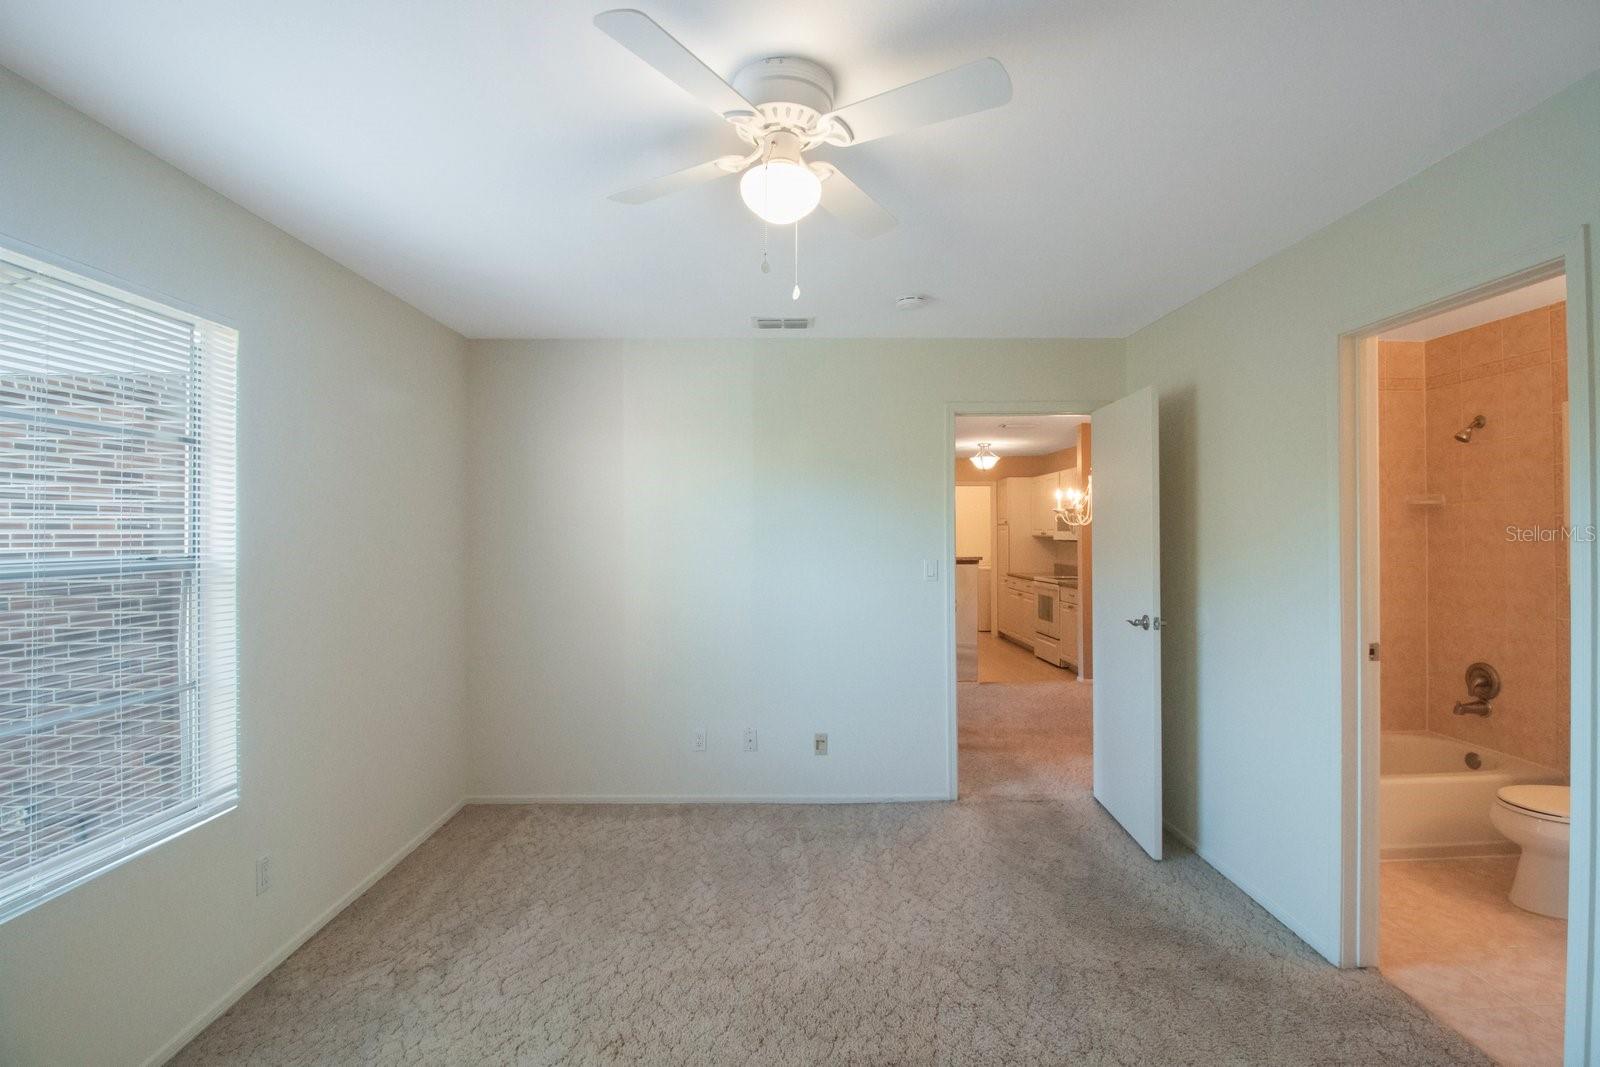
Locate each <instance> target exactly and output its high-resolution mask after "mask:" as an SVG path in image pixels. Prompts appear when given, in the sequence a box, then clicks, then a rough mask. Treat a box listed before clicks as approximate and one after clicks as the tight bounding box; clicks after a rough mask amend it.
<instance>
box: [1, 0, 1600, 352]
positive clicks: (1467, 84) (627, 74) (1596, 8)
mask: <svg viewBox="0 0 1600 1067" xmlns="http://www.w3.org/2000/svg"><path fill="white" fill-rule="evenodd" d="M605 6H607V5H606V2H605V0H590V2H587V3H576V2H571V0H461V2H451V3H427V2H422V0H405V2H397V0H341V2H339V3H327V2H326V0H278V2H274V3H256V4H244V3H232V4H219V3H216V2H215V0H142V2H140V3H137V4H135V3H108V2H105V0H98V2H96V0H51V2H50V3H40V2H38V0H0V64H4V65H5V66H8V67H11V68H13V69H14V70H16V71H17V72H19V73H21V74H22V75H23V76H25V77H27V78H30V79H32V80H33V81H35V82H37V83H39V84H40V85H42V86H43V87H44V88H45V89H47V90H49V91H50V92H52V93H55V94H56V95H58V96H60V97H62V98H63V99H65V100H66V101H67V102H68V103H71V104H73V105H74V106H76V107H78V108H80V109H81V110H83V111H85V112H87V113H88V114H90V115H92V116H94V117H95V118H97V119H99V120H100V121H102V122H104V123H106V124H107V125H108V126H110V127H111V128H113V129H115V130H117V131H119V132H121V133H123V134H124V135H126V136H128V137H129V138H131V139H132V140H133V141H135V142H137V143H139V144H141V145H143V146H145V147H147V148H149V149H150V150H151V151H153V152H155V153H156V154H157V155H159V156H162V157H163V158H165V159H167V160H169V161H171V162H172V163H174V164H176V165H177V166H179V167H181V168H182V169H184V170H185V171H188V172H189V173H191V174H193V175H194V176H196V177H197V178H199V179H200V180H201V181H203V182H205V183H207V184H208V185H211V186H213V187H215V188H217V189H219V190H220V191H222V192H223V193H225V194H226V195H228V196H230V197H232V198H233V199H234V200H236V201H238V202H239V203H241V204H243V205H244V206H245V207H247V208H249V209H250V210H252V211H254V212H256V213H257V214H259V215H261V216H263V217H264V218H266V219H268V220H269V221H271V222H273V223H276V224H277V225H278V226H280V227H282V228H283V229H285V230H287V231H288V232H289V233H291V234H293V235H295V236H296V237H299V238H300V239H302V240H304V241H306V242H307V243H309V244H311V245H312V246H314V247H316V248H318V249H320V250H322V251H323V252H325V253H327V254H328V255H329V256H331V257H332V258H334V259H336V260H338V261H339V262H341V263H344V264H346V265H348V266H349V267H351V268H352V269H354V270H356V271H358V272H359V273H361V274H363V275H365V276H366V277H368V278H370V279H372V280H373V281H375V282H377V283H378V284H379V285H381V286H383V287H384V288H386V289H389V290H390V291H392V292H394V293H396V294H398V295H399V296H401V297H402V298H404V299H405V300H407V301H409V302H411V303H412V304H415V305H416V306H417V307H419V308H421V309H422V310H424V311H426V312H428V313H429V314H431V315H433V316H435V317H437V318H438V319H440V320H441V321H443V322H445V323H447V324H448V325H450V326H453V327H455V328H456V329H458V330H461V331H462V332H464V333H467V334H469V335H473V336H529V337H556V336H592V337H602V336H613V337H715V336H748V335H750V333H751V328H750V317H751V316H752V315H771V314H800V315H808V316H811V315H814V316H816V318H817V328H816V329H815V330H814V331H811V332H810V333H809V336H818V335H822V336H863V337H864V336H947V337H963V336H970V337H976V336H993V337H1054V336H1122V335H1125V334H1127V333H1129V332H1130V331H1132V330H1133V329H1135V328H1137V327H1139V326H1141V325H1144V324H1146V323H1148V322H1150V321H1152V320H1153V319H1155V318H1157V317H1159V316H1160V315H1161V314H1163V313H1165V312H1167V311H1169V310H1171V309H1173V308H1174V307H1177V306H1179V305H1180V304H1182V303H1184V302H1186V301H1188V300H1190V299H1192V298H1194V297H1195V296H1197V295H1199V294H1200V293H1202V292H1204V291H1206V290H1207V289H1209V288H1211V287H1212V286H1215V285H1217V284H1218V283H1220V282H1222V281H1224V280H1226V279H1227V278H1229V277H1231V276H1232V275H1234V274H1236V273H1238V272H1239V271H1240V270H1243V269H1244V268H1246V267H1248V266H1250V265H1252V264H1254V263H1256V262H1258V261H1259V260H1261V259H1262V258H1264V257H1265V256H1267V255H1269V254H1271V253H1273V252H1275V251H1277V250H1279V249H1281V248H1284V247H1286V246H1287V245H1289V244H1292V243H1293V242H1295V241H1297V240H1299V239H1300V238H1302V237H1305V236H1306V235H1308V234H1310V233H1312V232H1314V231H1316V230H1317V229H1319V228H1321V227H1322V226H1324V225H1326V224H1327V223H1329V222H1331V221H1333V220H1334V219H1337V218H1339V217H1340V216H1341V215H1344V214H1346V213H1348V212H1349V211H1351V210H1352V209H1354V208H1355V207H1357V206H1359V205H1361V204H1363V203H1365V202H1366V201H1368V200H1370V199H1371V198H1373V197H1375V196H1377V195H1378V194H1380V193H1382V192H1384V191H1385V190H1387V189H1389V188H1391V187H1392V186H1394V185H1395V184H1397V183H1399V182H1400V181H1402V180H1404V179H1405V178H1407V177H1409V176H1411V175H1413V174H1415V173H1417V172H1418V171H1420V170H1422V169H1423V168H1424V167H1426V166H1427V165H1429V164H1430V163H1433V162H1434V161H1436V160H1438V159H1440V158H1442V157H1443V156H1445V155H1448V154H1449V153H1450V152H1452V151H1454V150H1455V149H1457V148H1460V147H1461V146H1463V145H1465V144H1467V143H1469V142H1471V141H1472V140H1474V139H1475V138H1477V137H1479V136H1480V135H1482V134H1483V133H1485V132H1486V131H1488V130H1490V129H1492V128H1494V127H1495V126H1498V125H1500V124H1501V123H1504V122H1506V121H1507V120H1509V119H1511V118H1513V117H1514V116H1516V115H1517V114H1520V113H1521V112H1523V111H1525V110H1527V109H1528V108H1530V107H1532V106H1533V105H1534V104H1537V103H1538V102H1540V101H1541V100H1544V99H1546V98H1548V97H1549V96H1551V95H1553V94H1554V93H1556V92H1557V91H1559V90H1560V89H1561V88H1563V87H1564V86H1566V85H1568V84H1570V83H1572V82H1574V81H1576V80H1578V79H1579V78H1580V77H1581V76H1583V75H1584V74H1586V73H1588V72H1589V71H1590V70H1592V69H1594V68H1595V67H1596V65H1597V56H1600V3H1595V0H1523V2H1504V0H1501V2H1494V0H1405V2H1401V3H1396V2H1394V0H1340V2H1338V3H1328V2H1327V0H1214V2H1210V3H1206V4H1182V3H1179V4H1174V3H1170V2H1159V0H1136V2H1130V0H1007V2H991V3H967V4H955V3H950V2H949V0H894V2H888V0H883V2H877V3H873V2H866V3H863V2H861V0H812V2H810V3H807V4H805V5H803V6H802V5H797V4H794V3H792V2H785V3H779V2H773V0H737V2H735V0H677V2H670V3H669V2H656V3H648V4H646V8H645V10H646V11H647V13H648V14H650V15H652V16H653V17H655V18H656V19H657V20H658V21H660V22H661V23H662V24H663V25H665V26H666V28H667V29H668V30H669V31H671V32H672V33H674V34H675V35H677V36H678V37H679V38H680V39H681V40H682V41H683V42H684V43H685V44H686V45H687V46H688V47H689V48H691V49H693V50H694V51H696V52H697V53H698V54H699V55H700V56H701V57H702V58H704V59H705V60H706V62H707V63H709V64H710V65H711V66H712V67H713V68H714V69H715V70H717V71H718V72H719V73H721V74H723V75H725V76H726V75H731V74H732V72H733V71H734V70H735V69H736V68H738V67H739V66H740V65H741V64H743V63H745V62H747V61H749V60H752V59H755V58H759V57H761V56H764V55H773V54H785V53H788V54H798V55H802V56H806V57H809V58H812V59H815V60H818V61H820V62H822V63H823V64H825V65H827V66H828V67H830V68H831V69H832V70H833V71H834V73H835V75H836V77H837V80H838V86H839V93H838V97H839V100H840V101H841V102H847V101H851V100H855V99H859V98H861V97H864V96H869V95H871V94H873V93H877V92H879V91H881V90H884V89H887V88H891V87H893V86H896V85H899V84H902V83H904V82H908V81H912V80H914V79H916V78H920V77H923V76H925V75H928V74H932V73H936V72H938V71H941V70H944V69H946V68H948V67H952V66H955V65H957V64H959V63H963V62H965V61H968V60H971V59H975V58H979V57H982V56H988V55H992V56H995V57H996V58H998V59H1000V60H1001V61H1002V62H1003V63H1004V64H1005V65H1006V67H1007V69H1008V70H1009V71H1010V72H1011V77H1012V80H1013V83H1014V86H1015V93H1014V97H1013V100H1012V102H1011V103H1010V104H1009V105H1007V106H1005V107H1003V108H1001V109H999V110H997V111H991V112H986V113H983V114H979V115H973V116H968V117H965V118H961V119H956V120H953V121H951V122H948V123H945V124H943V125H940V126H935V127H931V128H925V129H923V130H919V131H915V132H912V133H909V134H905V135H902V136H899V137H893V138H888V139H884V140H881V141H876V142H873V143H871V144H866V145H860V146H857V147H855V148H853V149H848V150H844V151H837V152H834V153H832V154H831V156H830V158H832V159H834V160H836V161H837V162H839V163H840V164H841V165H842V166H844V167H845V168H846V169H847V171H848V172H849V174H850V175H851V176H852V177H853V178H854V179H855V181H856V182H857V183H858V184H859V185H861V186H862V187H863V188H864V189H866V190H867V191H868V192H870V193H871V194H872V195H873V196H875V197H877V198H878V199H879V201H881V202H882V203H883V204H884V205H885V206H886V207H888V208H889V210H890V211H892V212H893V213H894V214H895V215H896V216H898V217H899V219H900V222H901V225H900V227H899V228H898V229H897V230H895V231H894V232H892V233H890V234H888V235H886V236H884V237H881V238H878V239H877V240H874V241H871V242H861V241H858V240H857V239H856V238H854V237H852V236H850V235H849V234H847V233H845V232H844V231H843V230H842V228H841V227H839V226H838V225H837V224H835V223H834V222H833V220H831V219H829V218H826V217H823V216H819V217H818V218H817V219H816V221H814V222H810V221H808V222H807V223H806V224H805V225H804V226H803V227H802V230H801V274H802V284H803V285H804V289H805V293H804V296H803V297H802V299H801V300H800V302H799V303H798V305H794V304H791V302H790V301H789V299H788V289H789V286H790V284H791V283H790V280H789V277H788V267H787V260H788V257H787V256H783V255H778V256H775V257H774V260H775V269H774V271H773V273H772V274H770V275H763V274H761V273H760V271H759V270H758V263H759V251H760V248H759V242H760V229H759V225H758V223H757V222H756V221H755V220H754V218H753V217H752V216H751V215H750V214H749V213H748V212H747V211H746V210H745V209H744V208H743V207H742V206H741V205H740V203H739V197H738V193H737V190H736V188H735V186H734V183H732V182H725V183H718V184H713V185H710V186H705V187H701V188H699V189H695V190H693V191H690V192H687V193H683V194H680V195H678V196H677V197H675V198H673V199H671V200H668V201H660V202H657V203H655V204H652V205H647V206H642V207H627V206H624V205H620V204H616V203H612V202H610V201H608V200H606V199H605V198H606V195H607V194H609V193H611V192H614V191H616V190H618V189H621V188H624V187H627V186H630V185H632V184H634V183H636V182H639V181H641V180H643V179H647V178H651V177H655V176H657V175H660V174H663V173H666V172H669V171H672V170H675V169H678V168H681V167H685V166H688V165H691V164H695V163H699V162H702V161H704V160H706V159H709V158H711V157H713V156H716V155H719V154H722V153H724V152H728V151H731V150H734V149H736V148H737V147H738V142H737V140H736V139H734V138H733V136H732V134H731V133H730V132H729V131H728V130H727V128H726V127H725V126H723V125H722V124H720V123H719V122H718V121H717V120H716V119H714V118H713V117H712V116H710V114H709V113H708V112H707V111H706V110H705V109H704V108H703V107H702V106H701V105H700V104H698V103H696V102H695V101H693V100H691V99H690V98H688V97H687V96H686V95H684V94H683V93H682V92H681V91H679V90H678V89H677V88H675V87H674V86H672V85H671V84H669V83H668V82H666V81H665V80H664V79H663V78H662V77H661V76H660V75H658V74H656V73H655V72H654V71H652V70H650V69H649V68H647V67H646V66H644V64H642V63H641V62H640V61H639V60H637V59H636V58H635V57H634V56H632V55H631V54H629V53H628V52H626V51H624V50H623V49H622V48H621V47H620V46H618V45H617V44H616V43H615V42H613V41H611V40H610V39H608V38H607V37H605V36H604V35H603V34H601V33H600V32H599V31H598V30H596V29H595V28H594V27H593V25H592V24H591V21H590V20H591V19H592V17H593V16H594V14H595V13H596V12H597V11H599V10H601V9H602V8H604V7H605ZM818 155H819V156H823V155H829V154H828V153H822V152H819V153H818ZM779 247H780V248H781V247H783V245H782V244H781V243H780V245H779ZM908 293H926V294H928V295H930V296H931V297H932V298H933V299H932V301H931V302H930V303H929V304H928V305H927V306H926V307H924V308H922V309H920V310H917V311H911V312H901V311H896V310H895V309H894V306H893V301H894V299H895V298H896V297H898V296H901V295H904V294H908Z"/></svg>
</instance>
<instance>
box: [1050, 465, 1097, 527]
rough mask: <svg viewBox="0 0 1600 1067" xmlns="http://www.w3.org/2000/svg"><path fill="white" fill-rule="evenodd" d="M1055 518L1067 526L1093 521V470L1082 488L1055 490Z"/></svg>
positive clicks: (1084, 524) (1087, 523) (1082, 524)
mask: <svg viewBox="0 0 1600 1067" xmlns="http://www.w3.org/2000/svg"><path fill="white" fill-rule="evenodd" d="M1056 518H1058V519H1060V520H1061V521H1062V522H1064V523H1066V524H1067V525H1068V526H1087V525H1089V524H1090V523H1091V522H1093V521H1094V472H1093V471H1091V472H1090V473H1089V477H1088V478H1086V479H1085V480H1084V483H1083V488H1082V489H1057V490H1056Z"/></svg>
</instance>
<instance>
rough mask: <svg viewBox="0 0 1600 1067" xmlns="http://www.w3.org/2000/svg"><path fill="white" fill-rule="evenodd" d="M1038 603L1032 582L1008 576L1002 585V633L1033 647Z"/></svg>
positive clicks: (1002, 581)
mask: <svg viewBox="0 0 1600 1067" xmlns="http://www.w3.org/2000/svg"><path fill="white" fill-rule="evenodd" d="M1037 612H1038V603H1037V601H1036V598H1035V597H1034V594H1033V585H1032V583H1031V582H1027V581H1024V580H1022V579H1018V578H1012V577H1010V576H1007V577H1005V578H1003V579H1002V580H1001V585H1000V632H1001V633H1002V634H1004V635H1005V636H1006V637H1009V638H1011V639H1013V640H1014V641H1017V642H1018V643H1020V644H1023V645H1026V646H1028V647H1029V648H1032V647H1033V620H1034V616H1035V615H1036V614H1037Z"/></svg>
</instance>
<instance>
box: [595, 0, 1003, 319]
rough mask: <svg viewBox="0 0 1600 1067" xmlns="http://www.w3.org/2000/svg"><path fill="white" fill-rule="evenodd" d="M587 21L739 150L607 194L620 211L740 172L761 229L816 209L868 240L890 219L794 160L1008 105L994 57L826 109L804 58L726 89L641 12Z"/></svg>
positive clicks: (821, 83) (749, 72)
mask: <svg viewBox="0 0 1600 1067" xmlns="http://www.w3.org/2000/svg"><path fill="white" fill-rule="evenodd" d="M594 24H595V25H596V26H598V27H599V28H600V29H601V31H603V32H604V33H605V34H606V35H608V36H609V37H611V38H612V39H614V40H615V41H616V42H617V43H618V44H620V45H622V46H623V47H624V48H626V49H628V51H630V52H632V53H633V54H634V55H636V56H638V57H639V58H640V59H642V60H644V61H645V62H646V63H648V64H650V66H652V67H654V68H655V69H656V70H657V71H658V72H660V73H661V74H663V75H665V76H666V78H667V79H668V80H669V81H671V82H673V83H674V84H675V85H677V86H678V87H679V88H680V89H683V90H684V91H685V92H687V93H688V94H689V95H690V96H692V97H694V98H695V99H697V100H699V101H700V102H701V103H703V104H705V105H706V106H707V107H709V108H711V110H712V111H714V112H715V113H716V114H717V115H718V116H720V117H721V118H722V119H723V120H724V121H726V122H727V123H728V124H729V125H731V126H732V127H733V130H734V132H735V133H737V134H738V135H739V138H740V139H741V140H742V141H744V142H745V144H746V145H748V146H749V151H747V152H745V153H744V154H742V155H727V156H721V157H719V158H717V159H713V160H711V161H710V162H707V163H701V164H700V165H699V166H695V167H690V168H688V169H687V170H680V171H678V172H677V173H675V174H668V175H666V176H664V177H661V178H657V179H655V180H654V181H650V182H646V183H644V184H643V185H640V186H636V187H635V188H632V189H627V190H624V191H623V192H620V193H616V194H614V195H613V196H612V197H611V199H612V200H616V201H619V202H621V203H624V204H642V203H645V202H646V201H649V200H654V199H656V198H657V197H661V196H666V195H667V194H669V193H675V192H678V191H679V190H681V189H687V188H690V187H692V186H696V185H700V184H702V183H705V182H709V181H715V180H716V179H718V178H725V177H729V176H731V175H734V174H739V173H741V172H743V175H744V176H743V177H742V178H741V179H740V180H739V194H740V196H741V197H742V198H743V200H744V202H745V205H746V206H747V207H748V208H749V209H750V210H751V211H753V212H754V213H755V214H756V215H758V216H759V217H760V218H762V219H763V220H765V221H766V222H768V223H771V224H773V225H776V226H787V225H790V224H792V223H797V222H799V221H800V220H801V219H803V218H805V217H806V216H807V215H809V214H810V213H811V212H812V211H813V210H814V209H816V208H817V207H819V206H820V207H821V208H822V209H823V210H824V211H826V212H827V213H828V214H830V215H833V216H834V217H836V218H837V219H839V220H840V221H841V222H843V223H844V224H845V225H846V226H847V227H849V228H850V230H852V231H853V232H854V233H855V234H856V235H857V236H859V237H876V236H878V235H879V234H881V233H884V232H886V231H888V230H890V229H893V228H894V225H895V219H894V216H893V215H891V214H889V212H888V211H886V210H884V208H883V207H882V206H881V205H879V204H878V202H877V201H875V200H873V199H872V198H871V197H870V196H868V195H867V194H866V193H864V192H863V191H862V190H861V188H860V187H859V186H857V185H856V184H855V182H853V181H851V180H850V179H849V178H848V177H846V176H845V174H844V173H843V172H842V171H841V170H839V168H838V167H836V166H834V165H833V164H831V163H824V162H820V161H810V160H807V159H806V158H805V156H804V153H806V152H809V151H811V150H812V149H814V148H817V147H819V146H821V145H831V146H834V147H837V148H847V147H849V146H850V145H856V144H863V143H865V142H867V141H875V140H877V139H878V138H880V137H888V136H891V135H893V134H896V133H904V132H905V131H907V130H913V129H916V128H917V127H918V126H927V125H930V124H932V123H935V122H943V121H944V120H945V119H953V118H956V117H958V116H960V115H969V114H971V113H973V112H975V111H986V110H988V109H989V108H992V107H999V106H1000V105H1001V104H1004V103H1005V102H1006V101H1008V100H1010V99H1011V78H1010V76H1009V75H1007V74H1006V68H1005V67H1003V66H1001V65H1000V62H999V60H996V59H979V60H976V61H974V62H972V63H967V64H965V65H964V66H960V67H955V68H953V69H951V70H947V71H945V72H944V73H943V74H935V75H933V76H932V77H929V78H924V79H922V80H921V81H916V82H912V83H911V84H909V85H902V86H901V87H900V88H898V89H890V90H889V91H887V92H883V93H879V94H878V95H877V96H869V97H868V98H867V99H865V100H860V101H857V102H856V103H854V104H848V105H846V106H844V107H841V108H835V107H834V106H833V76H832V75H830V74H829V73H828V71H827V70H826V68H824V67H822V66H821V65H819V64H817V63H814V62H812V61H811V60H809V59H800V58H797V57H794V56H772V57H770V58H767V59H758V60H756V61H755V62H753V63H749V64H747V65H745V66H744V67H742V68H741V69H740V70H739V71H738V73H736V74H735V75H734V76H733V84H731V85H730V84H729V83H728V82H726V81H723V80H722V78H721V77H719V76H718V75H717V74H716V73H715V72H714V71H713V70H712V69H711V68H710V67H708V66H706V65H705V64H704V63H703V62H701V61H700V59H699V57H697V56H696V55H695V54H694V53H693V52H691V51H689V50H688V49H687V48H685V47H684V46H683V45H682V44H680V43H679V42H678V40H677V38H675V37H673V36H672V35H671V34H670V33H668V32H667V31H666V30H664V29H662V28H661V27H660V26H659V25H658V24H657V23H656V22H655V20H653V19H651V18H650V16H648V15H646V14H644V13H643V12H640V11H633V10H630V9H626V8H623V9H618V10H615V11H604V12H601V13H600V14H598V15H596V16H595V19H594ZM796 291H797V292H798V289H797V290H796Z"/></svg>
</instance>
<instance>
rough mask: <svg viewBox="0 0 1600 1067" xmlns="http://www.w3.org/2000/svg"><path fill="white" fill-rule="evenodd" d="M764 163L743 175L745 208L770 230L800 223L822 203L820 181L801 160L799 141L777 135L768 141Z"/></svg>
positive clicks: (740, 188)
mask: <svg viewBox="0 0 1600 1067" xmlns="http://www.w3.org/2000/svg"><path fill="white" fill-rule="evenodd" d="M765 147H766V152H765V159H763V161H762V162H760V163H757V164H756V165H755V166H753V167H751V168H750V169H749V170H747V171H745V172H744V175H743V177H741V178H740V179H739V195H740V196H741V197H743V198H744V206H745V207H747V208H749V209H750V210H751V211H753V212H755V213H756V216H757V217H759V218H761V219H764V220H765V221H766V222H768V223H770V224H771V225H773V226H788V225H791V224H792V223H796V222H799V221H800V220H801V219H803V218H805V217H806V216H807V215H809V214H811V213H812V212H813V211H815V210H816V209H817V205H818V204H820V203H821V202H822V179H821V178H818V177H817V175H816V174H815V173H814V172H813V171H812V169H811V168H810V167H809V166H807V165H806V162H805V160H804V159H802V158H801V157H800V139H799V138H798V137H796V136H795V135H794V134H792V133H784V132H778V133H774V134H772V135H771V136H769V137H768V138H767V143H766V146H765Z"/></svg>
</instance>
